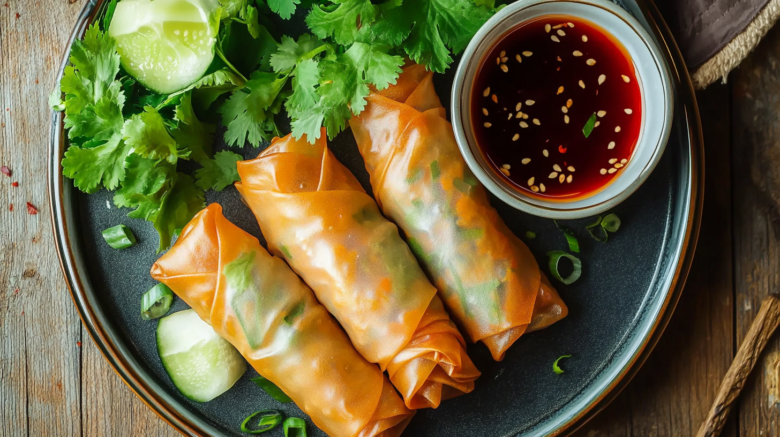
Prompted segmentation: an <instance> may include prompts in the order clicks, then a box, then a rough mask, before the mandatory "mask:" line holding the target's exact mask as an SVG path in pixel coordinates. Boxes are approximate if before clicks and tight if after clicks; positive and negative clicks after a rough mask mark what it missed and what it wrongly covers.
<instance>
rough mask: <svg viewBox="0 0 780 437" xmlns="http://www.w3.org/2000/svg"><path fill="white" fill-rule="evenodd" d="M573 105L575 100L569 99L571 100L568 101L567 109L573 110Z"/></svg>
mask: <svg viewBox="0 0 780 437" xmlns="http://www.w3.org/2000/svg"><path fill="white" fill-rule="evenodd" d="M573 104H574V100H572V99H569V100H567V101H566V107H567V108H571V105H573Z"/></svg>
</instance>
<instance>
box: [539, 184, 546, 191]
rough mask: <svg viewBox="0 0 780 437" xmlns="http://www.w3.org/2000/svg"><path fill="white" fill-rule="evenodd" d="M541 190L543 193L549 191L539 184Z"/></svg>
mask: <svg viewBox="0 0 780 437" xmlns="http://www.w3.org/2000/svg"><path fill="white" fill-rule="evenodd" d="M539 189H540V190H542V193H544V192H545V191H547V188H545V187H544V184H539Z"/></svg>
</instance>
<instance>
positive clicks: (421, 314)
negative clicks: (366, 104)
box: [236, 132, 479, 408]
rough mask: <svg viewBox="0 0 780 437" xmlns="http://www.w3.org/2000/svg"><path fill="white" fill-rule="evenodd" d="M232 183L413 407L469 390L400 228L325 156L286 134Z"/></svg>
mask: <svg viewBox="0 0 780 437" xmlns="http://www.w3.org/2000/svg"><path fill="white" fill-rule="evenodd" d="M238 172H239V175H240V176H241V181H242V182H240V183H238V184H236V187H237V188H238V189H239V191H240V192H241V194H242V195H243V196H244V199H245V200H246V202H247V204H248V205H249V207H250V208H251V209H252V211H253V212H254V214H255V216H256V217H257V220H258V222H259V223H260V228H261V229H262V230H263V235H264V236H265V237H266V240H267V241H268V247H269V249H270V250H271V251H272V252H273V253H274V254H276V255H278V256H282V257H284V258H285V259H286V260H287V262H288V263H290V266H291V267H292V268H293V269H294V270H295V271H296V272H297V273H298V274H299V275H301V277H302V278H303V279H304V280H305V281H306V283H308V284H309V285H310V286H311V288H312V289H313V290H314V292H315V294H316V295H317V298H318V299H319V301H320V302H322V304H323V305H325V307H326V308H327V309H328V311H330V312H331V314H333V315H334V316H335V317H336V319H337V320H338V321H339V322H340V323H341V325H342V326H343V327H344V329H345V330H346V331H347V334H348V335H349V338H350V339H351V340H352V344H354V345H355V348H356V349H357V350H358V352H360V353H361V354H362V355H363V356H364V357H365V358H366V359H367V360H368V361H369V362H372V363H377V364H379V366H380V367H381V368H382V369H383V370H384V369H387V371H388V374H389V375H390V381H392V383H393V385H395V387H396V388H398V390H399V391H400V392H401V394H402V395H403V397H404V401H405V402H406V406H407V407H409V408H424V407H432V408H436V407H437V406H438V405H439V403H440V402H441V400H442V399H446V398H449V397H453V396H456V395H459V394H462V393H468V392H470V391H472V390H473V389H474V380H475V379H476V378H477V377H478V376H479V371H478V370H477V369H476V368H475V367H474V364H473V363H472V362H471V359H470V358H469V357H468V355H466V351H465V341H464V339H463V337H462V336H461V334H460V332H459V331H458V329H457V327H456V326H455V324H454V323H453V322H452V321H451V320H450V318H449V315H448V314H447V312H446V311H445V310H444V305H443V304H442V302H441V300H440V299H439V297H438V296H437V294H436V289H435V288H434V287H433V285H431V283H430V281H429V280H428V278H427V277H426V276H425V273H424V272H423V271H422V269H421V268H420V266H419V264H418V263H417V260H415V258H414V255H413V254H412V253H411V251H410V250H409V248H408V246H407V245H406V243H404V241H403V240H402V239H401V236H400V235H399V233H398V228H397V227H396V226H395V225H394V224H392V223H390V222H389V221H387V219H385V218H384V217H382V214H381V213H380V212H379V209H378V208H377V205H376V203H375V202H374V200H373V199H372V198H371V197H370V196H369V195H368V194H366V193H365V191H364V190H363V188H362V187H361V186H360V184H359V183H358V181H357V179H355V177H354V176H353V175H352V173H350V172H349V170H347V169H346V168H345V167H344V166H343V165H341V163H340V162H338V160H336V159H335V158H334V157H333V155H332V154H331V153H330V151H329V150H328V148H327V146H326V144H325V133H324V132H323V134H322V136H321V137H320V140H318V141H317V142H316V143H315V144H314V145H311V144H309V143H308V142H307V140H306V138H301V139H300V140H299V141H296V140H295V139H293V138H292V136H291V135H288V136H286V137H284V138H282V139H279V138H277V139H275V140H274V142H273V143H272V144H271V146H269V148H268V149H266V150H265V151H264V152H263V153H262V154H261V155H260V156H259V157H258V158H257V159H254V160H251V161H243V162H239V163H238Z"/></svg>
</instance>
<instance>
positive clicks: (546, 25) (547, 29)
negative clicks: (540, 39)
mask: <svg viewBox="0 0 780 437" xmlns="http://www.w3.org/2000/svg"><path fill="white" fill-rule="evenodd" d="M550 29H552V26H550V25H549V24H545V25H544V31H545V32H547V33H550Z"/></svg>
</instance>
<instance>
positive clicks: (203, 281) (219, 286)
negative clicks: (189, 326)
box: [152, 204, 414, 437]
mask: <svg viewBox="0 0 780 437" xmlns="http://www.w3.org/2000/svg"><path fill="white" fill-rule="evenodd" d="M152 276H153V277H154V279H156V280H158V281H160V282H162V283H164V284H166V285H168V286H169V287H170V288H171V289H172V290H173V291H174V292H175V293H176V294H177V295H178V296H179V297H181V298H182V299H183V300H184V301H185V302H187V304H189V305H190V306H191V307H192V308H193V309H194V310H195V311H196V312H197V313H198V315H199V316H200V317H201V318H202V319H203V320H204V321H206V323H209V324H210V325H211V326H212V327H213V328H214V330H215V331H216V332H217V333H219V335H221V336H222V337H223V338H225V339H226V340H228V341H229V342H230V343H231V344H232V345H233V346H235V347H236V349H238V351H239V352H240V353H241V355H243V356H244V358H246V359H247V361H249V364H251V365H252V367H254V368H255V370H257V372H258V373H260V374H261V375H263V376H264V377H266V378H268V379H269V380H271V381H272V382H273V383H274V384H276V385H278V386H279V388H281V389H282V390H283V391H284V392H285V393H286V394H287V395H288V396H289V397H290V398H291V399H292V400H293V401H295V403H296V404H297V405H298V406H299V407H301V409H302V410H303V411H304V412H306V414H308V415H309V416H311V418H312V420H313V421H314V423H315V424H316V425H317V426H318V427H319V428H321V429H322V430H323V431H325V432H326V433H328V435H331V436H339V437H341V436H355V437H358V436H359V437H369V436H381V437H397V436H399V435H400V434H401V432H402V431H403V429H404V428H405V427H406V425H407V424H408V422H409V420H410V419H411V418H412V416H413V415H414V412H413V411H410V410H408V409H407V408H406V407H405V406H404V404H403V401H402V400H401V398H400V397H399V396H398V394H397V393H396V392H395V390H394V389H393V387H392V385H391V384H390V382H389V381H388V380H387V377H385V375H384V374H382V372H381V370H379V367H377V366H376V365H375V364H370V363H368V362H367V361H366V360H365V359H364V358H363V357H361V356H360V355H359V354H358V353H357V351H356V350H355V348H354V347H353V346H352V344H351V343H350V341H349V339H348V338H347V336H346V335H345V334H344V331H342V330H341V328H340V327H339V326H338V324H337V323H336V321H335V320H334V319H333V317H331V315H330V314H328V312H327V311H326V310H325V308H324V307H323V306H322V305H320V303H319V302H317V300H316V299H315V297H314V293H312V291H311V289H310V288H309V287H307V286H306V284H304V283H303V282H302V281H301V279H300V278H298V276H297V275H295V273H293V271H292V270H290V268H289V267H288V266H287V264H285V263H284V261H282V260H280V259H279V258H275V257H273V256H271V255H269V254H268V252H266V250H265V249H263V247H262V246H260V243H259V242H258V241H257V239H256V238H254V237H252V236H251V235H249V234H247V233H245V232H244V231H242V230H241V229H239V228H238V227H236V226H235V225H233V224H232V223H230V222H229V221H228V220H227V219H226V218H225V217H224V216H223V215H222V208H221V207H220V206H219V205H217V204H211V205H210V206H209V207H208V208H206V209H204V210H203V211H201V212H200V213H198V215H196V216H195V217H194V218H193V219H192V221H191V222H190V223H189V224H188V225H187V226H186V227H185V228H184V230H183V231H182V233H181V236H180V237H179V239H178V241H177V242H176V244H175V245H174V246H173V248H171V250H170V251H169V252H168V253H167V254H165V255H164V256H163V257H162V258H160V259H159V260H158V261H157V262H156V263H155V264H154V266H153V267H152Z"/></svg>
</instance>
